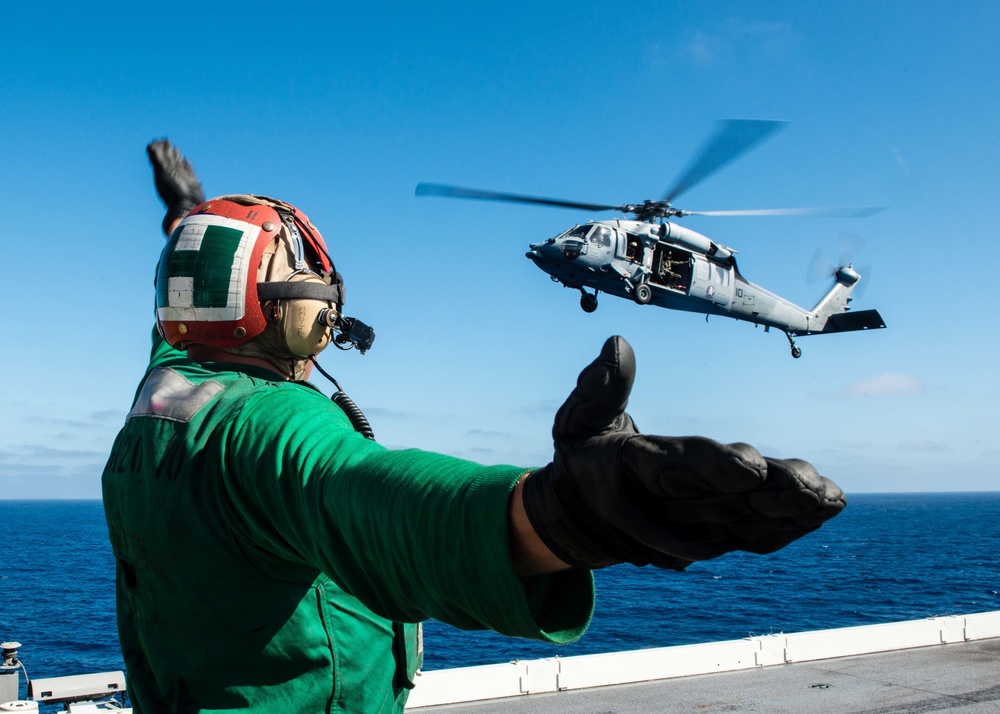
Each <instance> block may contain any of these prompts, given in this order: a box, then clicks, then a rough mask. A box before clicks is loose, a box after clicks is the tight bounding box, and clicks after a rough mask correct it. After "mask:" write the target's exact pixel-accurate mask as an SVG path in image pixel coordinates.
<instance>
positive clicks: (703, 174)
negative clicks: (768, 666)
mask: <svg viewBox="0 0 1000 714" xmlns="http://www.w3.org/2000/svg"><path fill="white" fill-rule="evenodd" d="M784 124H785V122H780V121H770V120H748V119H741V120H728V121H723V122H719V128H718V130H717V132H716V134H715V135H714V137H710V138H709V139H708V140H707V141H706V142H705V144H704V145H703V146H702V148H701V149H700V151H698V152H696V154H695V156H694V158H693V159H692V160H691V162H690V163H689V164H688V167H687V168H686V169H685V170H684V171H683V172H682V173H681V175H680V176H679V178H678V179H677V180H676V181H675V182H674V184H673V186H672V187H671V188H670V189H669V190H668V191H667V192H666V194H664V197H663V198H662V199H660V200H658V201H650V200H646V201H644V202H642V203H637V204H622V205H608V204H598V203H586V202H581V201H567V200H562V199H554V198H542V197H538V196H528V195H522V194H516V193H505V192H499V191H490V190H483V189H473V188H463V187H459V186H449V185H445V184H437V183H420V184H418V185H417V188H416V195H417V196H443V197H449V198H470V199H482V200H490V201H506V202H511V203H526V204H535V205H543V206H555V207H560V208H573V209H578V210H585V211H616V212H618V213H621V214H623V215H626V216H633V217H634V218H633V219H629V218H613V219H609V220H592V221H589V222H587V223H583V224H578V225H576V226H573V227H572V228H569V229H567V230H565V231H563V232H562V233H560V234H559V235H557V236H555V237H554V238H549V239H548V240H546V241H543V242H540V243H531V244H530V245H529V248H530V249H529V250H528V252H527V253H526V256H527V257H528V258H529V259H530V260H531V261H533V262H534V264H535V265H537V266H538V267H539V268H540V269H541V270H543V271H545V272H546V273H548V274H549V276H550V278H551V279H552V280H553V281H554V282H557V283H562V284H563V285H564V286H565V287H568V288H573V289H577V290H579V291H580V307H581V308H583V310H584V311H585V312H588V313H590V312H594V311H595V310H596V309H597V296H598V294H600V293H602V292H603V293H606V294H608V295H612V296H615V297H620V298H626V299H631V300H633V301H635V302H636V303H638V304H639V305H655V306H657V307H662V308H666V309H668V310H681V311H685V312H695V313H703V314H705V315H706V319H707V316H708V315H720V316H723V317H730V318H734V319H736V320H744V321H747V322H752V323H754V325H763V326H764V331H765V332H769V331H770V328H772V327H774V328H776V329H778V330H781V331H782V332H783V333H784V334H785V336H786V337H787V338H788V342H789V345H790V347H791V353H792V357H794V358H796V359H798V358H799V357H801V356H802V350H801V348H800V347H799V346H798V345H797V344H796V342H795V338H796V337H801V336H807V335H817V334H824V335H825V334H831V333H836V332H853V331H857V330H871V329H880V328H884V327H885V321H884V320H883V319H882V316H881V315H880V314H879V313H878V310H862V311H859V312H850V303H851V300H852V298H851V293H852V292H853V291H854V289H855V288H857V286H858V284H859V283H860V281H861V275H860V273H858V271H857V270H855V269H854V267H853V265H852V264H851V263H850V262H847V263H846V264H841V265H839V266H837V268H836V269H835V270H834V271H833V279H834V283H833V286H832V287H831V288H830V289H829V290H828V291H827V293H826V294H825V295H824V296H823V297H822V298H820V300H819V302H817V303H816V305H815V306H814V307H813V308H812V309H811V310H806V309H804V308H802V307H799V306H798V305H795V304H794V303H792V302H790V301H788V300H786V299H784V298H782V297H780V296H778V295H776V294H774V293H772V292H769V291H768V290H765V289H764V288H762V287H760V286H759V285H755V284H753V283H751V282H750V281H749V280H747V279H746V278H745V277H743V275H742V273H741V272H740V270H739V267H738V266H737V264H736V253H737V251H736V250H734V249H732V248H729V247H727V246H724V245H722V244H721V243H718V242H716V241H713V240H712V239H710V238H708V237H706V236H704V235H702V234H701V233H698V232H696V231H694V230H692V229H690V228H686V227H684V226H681V225H679V224H678V223H676V222H674V221H672V220H668V219H679V218H683V217H685V216H777V215H802V216H840V217H864V216H870V215H873V214H874V213H877V212H879V211H881V210H883V209H882V208H875V207H872V208H777V209H753V210H737V211H687V210H682V209H679V208H676V207H674V205H673V204H672V201H673V200H674V199H676V198H677V197H678V196H680V195H681V194H682V193H684V192H686V191H688V190H689V189H691V188H692V187H694V186H695V185H697V184H699V183H701V182H702V181H704V180H705V179H706V178H708V177H709V176H710V175H712V174H714V173H715V172H717V171H718V170H719V169H721V168H722V167H723V166H725V165H727V164H729V163H730V162H732V161H733V160H734V159H736V158H737V157H738V156H740V155H742V154H744V153H745V152H747V151H748V150H749V149H751V148H752V147H754V146H755V145H757V144H759V143H760V142H761V141H763V140H764V139H765V138H767V137H769V136H770V135H772V134H773V133H774V132H775V131H777V130H778V129H780V128H781V127H782V126H783V125H784ZM588 288H589V289H590V291H589V292H588Z"/></svg>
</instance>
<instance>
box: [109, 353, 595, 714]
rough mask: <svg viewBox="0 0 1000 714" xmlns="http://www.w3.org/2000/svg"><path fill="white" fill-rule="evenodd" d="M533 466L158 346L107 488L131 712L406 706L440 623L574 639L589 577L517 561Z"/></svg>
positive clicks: (584, 618)
mask: <svg viewBox="0 0 1000 714" xmlns="http://www.w3.org/2000/svg"><path fill="white" fill-rule="evenodd" d="M523 473H524V469H520V468H515V467H512V466H490V467H487V466H482V465H479V464H475V463H471V462H467V461H462V460H460V459H455V458H451V457H447V456H443V455H440V454H434V453H428V452H422V451H417V450H398V451H394V450H388V449H385V448H384V447H382V446H380V445H379V444H377V443H375V442H373V441H370V440H368V439H365V438H364V437H362V436H361V435H360V434H358V433H357V432H356V431H355V430H354V429H353V427H352V425H351V423H350V421H349V420H348V418H347V417H346V416H345V414H344V412H343V411H342V410H341V409H340V408H339V407H338V406H336V405H335V404H334V403H333V402H331V401H330V400H329V399H328V398H326V397H325V396H324V395H323V394H321V393H320V392H319V391H318V390H316V389H315V388H314V387H312V386H311V385H309V384H307V383H302V382H285V381H280V379H279V378H277V376H276V375H274V374H273V373H271V372H268V371H266V370H263V369H259V370H258V369H255V368H253V367H247V366H245V365H234V364H224V363H199V362H194V361H192V360H189V359H188V358H187V357H186V355H185V354H184V353H182V352H179V351H177V350H174V349H172V348H170V347H169V346H168V345H167V344H166V343H164V342H163V341H162V340H160V339H159V338H158V337H155V338H154V347H153V354H152V359H151V362H150V367H149V370H148V371H147V373H146V375H145V377H144V378H143V381H142V383H141V384H140V386H139V390H138V393H137V396H136V399H135V402H134V404H133V406H132V409H131V411H130V413H129V415H128V417H127V419H126V422H125V426H124V427H123V428H122V430H121V432H120V433H119V435H118V437H117V439H116V440H115V444H114V448H113V450H112V453H111V456H110V458H109V460H108V463H107V466H106V467H105V470H104V475H103V479H102V482H103V491H104V507H105V513H106V516H107V521H108V528H109V534H110V538H111V544H112V548H113V551H114V555H115V558H116V560H117V578H118V580H117V587H118V628H119V636H120V639H121V646H122V652H123V655H124V659H125V665H126V669H127V674H128V691H129V694H130V697H131V700H132V703H133V706H134V709H135V711H136V712H137V714H138V713H140V712H144V713H145V714H151V713H153V712H195V711H199V712H210V711H224V710H230V709H243V710H248V711H251V712H270V713H274V712H279V711H293V712H352V713H358V712H393V711H401V710H402V708H403V706H404V704H405V702H406V695H407V692H408V689H409V687H411V686H412V682H413V680H414V674H415V671H416V670H417V668H418V667H419V666H420V659H421V653H420V647H419V642H418V638H417V626H416V624H415V623H419V622H420V621H422V620H425V619H427V618H436V619H438V620H441V621H443V622H446V623H449V624H452V625H455V626H456V627H460V628H465V629H492V630H496V631H497V632H500V633H503V634H507V635H512V636H518V637H527V638H533V639H539V640H544V641H549V642H556V643H562V642H569V641H572V640H575V639H577V638H578V637H580V635H582V634H583V632H584V630H585V629H586V627H587V624H588V623H589V620H590V616H591V612H592V608H593V582H592V579H591V576H590V573H589V572H584V571H567V572H564V573H561V574H558V575H553V576H546V577H539V578H529V579H523V580H522V579H519V578H518V577H517V576H516V575H515V573H514V571H513V568H512V566H511V563H510V555H509V551H508V537H509V536H508V520H507V519H508V503H509V499H510V493H511V490H512V489H513V487H514V484H515V483H516V482H517V480H518V478H519V477H520V475H521V474H523ZM417 681H418V686H419V677H418V678H417Z"/></svg>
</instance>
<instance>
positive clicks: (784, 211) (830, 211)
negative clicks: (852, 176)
mask: <svg viewBox="0 0 1000 714" xmlns="http://www.w3.org/2000/svg"><path fill="white" fill-rule="evenodd" d="M884 210H885V206H869V207H867V208H753V209H748V210H745V211H681V213H682V214H683V215H685V216H830V217H834V218H867V217H868V216H874V215H875V214H876V213H879V212H880V211H884Z"/></svg>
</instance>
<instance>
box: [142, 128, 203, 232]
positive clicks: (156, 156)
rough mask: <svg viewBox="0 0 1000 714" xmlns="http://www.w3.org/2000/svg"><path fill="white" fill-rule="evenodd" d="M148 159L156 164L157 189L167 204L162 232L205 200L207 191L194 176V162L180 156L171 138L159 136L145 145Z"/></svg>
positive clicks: (154, 168) (154, 172) (154, 175)
mask: <svg viewBox="0 0 1000 714" xmlns="http://www.w3.org/2000/svg"><path fill="white" fill-rule="evenodd" d="M146 153H147V154H148V155H149V162H150V163H151V164H152V165H153V180H154V181H155V182H156V192H157V193H158V194H160V198H161V199H162V200H163V203H164V204H165V205H166V207H167V214H166V215H165V216H164V217H163V232H164V233H167V231H169V230H170V224H171V223H173V222H174V221H175V220H177V219H178V218H183V217H184V216H186V215H187V214H188V211H190V210H191V209H192V208H194V207H195V206H197V205H198V204H200V203H204V201H205V191H204V189H202V187H201V182H200V181H199V180H198V177H197V176H195V173H194V168H192V166H191V162H190V161H188V160H187V159H186V158H184V157H183V156H181V152H180V151H178V150H177V149H176V148H175V147H174V145H173V144H171V143H170V141H169V140H168V139H157V140H156V141H152V142H150V144H149V146H147V147H146Z"/></svg>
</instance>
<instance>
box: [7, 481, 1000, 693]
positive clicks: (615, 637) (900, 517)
mask: <svg viewBox="0 0 1000 714" xmlns="http://www.w3.org/2000/svg"><path fill="white" fill-rule="evenodd" d="M0 533H2V536H0V641H11V640H13V641H17V642H20V643H21V645H22V646H21V648H20V659H21V661H22V662H23V663H24V664H25V666H26V668H27V672H28V675H29V676H31V677H55V676H61V675H68V674H81V673H85V672H99V671H108V670H117V669H122V668H123V664H122V659H121V655H120V653H119V651H118V642H117V631H116V628H115V610H114V561H113V559H112V557H111V552H110V547H109V545H108V542H107V531H106V527H105V524H104V515H103V511H102V508H101V503H100V501H3V500H0ZM998 547H1000V492H988V493H934V494H926V493H925V494H916V493H898V494H854V495H850V496H849V502H848V507H847V509H846V510H845V511H844V512H843V513H842V514H841V515H840V516H838V517H837V518H835V519H834V520H833V521H831V522H829V523H827V524H826V525H825V526H824V527H823V528H821V529H820V530H819V531H817V532H815V533H812V534H810V535H809V536H807V537H805V538H803V539H802V540H800V541H798V542H796V543H794V544H792V545H791V546H789V547H787V548H785V549H784V550H782V551H780V552H778V553H774V554H771V555H767V556H756V555H750V554H745V553H733V554H730V555H727V556H724V557H722V558H718V559H716V560H712V561H707V562H703V563H696V564H694V565H692V566H690V567H689V568H688V569H687V570H686V571H685V572H683V573H675V572H671V571H658V570H656V569H654V568H633V567H631V566H614V567H611V568H606V569H604V570H600V571H597V572H596V573H595V578H596V584H597V608H596V611H595V614H594V621H593V624H592V625H591V627H590V630H589V631H588V633H587V634H586V635H585V636H584V637H583V639H582V640H580V641H579V642H577V643H575V644H572V645H565V646H561V647H556V646H552V645H543V644H539V643H535V642H529V641H524V640H516V639H511V638H506V637H502V636H499V635H496V634H493V633H483V632H463V631H459V630H456V629H454V628H452V627H450V626H447V625H443V624H441V623H437V622H428V623H426V624H425V627H424V647H425V662H424V669H425V670H432V669H443V668H448V667H464V666H470V665H477V664H492V663H496V662H506V661H510V660H514V659H534V658H539V657H549V656H554V655H561V656H570V655H580V654H593V653H599V652H615V651H622V650H632V649H641V648H648V647H665V646H671V645H683V644H693V643H698V642H713V641H718V640H732V639H740V638H742V637H746V636H748V635H761V634H767V633H775V632H785V633H788V632H803V631H808V630H820V629H828V628H834V627H849V626H854V625H871V624H877V623H884V622H895V621H898V620H912V619H919V618H924V617H930V616H934V615H952V614H970V613H975V612H987V611H991V610H1000V555H998V552H997V550H998ZM22 696H23V695H22Z"/></svg>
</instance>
